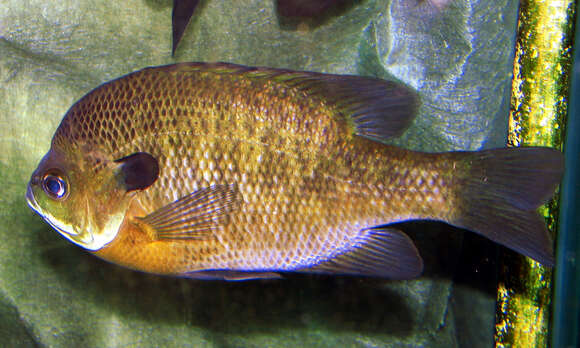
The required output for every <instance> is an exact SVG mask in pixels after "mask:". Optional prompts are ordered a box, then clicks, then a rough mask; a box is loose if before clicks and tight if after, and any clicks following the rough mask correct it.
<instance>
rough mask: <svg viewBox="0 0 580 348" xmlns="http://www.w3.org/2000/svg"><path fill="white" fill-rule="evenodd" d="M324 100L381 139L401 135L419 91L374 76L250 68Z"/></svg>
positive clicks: (413, 111) (361, 132)
mask: <svg viewBox="0 0 580 348" xmlns="http://www.w3.org/2000/svg"><path fill="white" fill-rule="evenodd" d="M248 69H249V71H250V74H251V75H254V76H264V77H270V78H273V79H274V80H276V81H279V82H282V83H284V84H286V85H288V86H291V87H294V88H298V89H300V90H302V91H304V92H306V93H307V94H309V95H312V96H317V97H319V98H321V99H323V100H324V101H325V102H326V103H328V104H329V105H332V106H334V107H336V108H337V109H338V110H339V111H341V112H343V113H344V114H345V116H346V117H348V118H349V119H351V120H352V121H354V124H355V126H356V133H357V134H358V135H363V136H368V137H372V138H378V139H383V140H384V139H390V138H393V137H398V136H400V135H401V134H402V133H403V132H404V131H405V130H406V129H407V128H408V127H409V125H410V124H411V122H412V121H413V119H414V118H415V114H416V113H417V109H418V106H419V98H418V95H417V93H416V92H414V91H413V90H411V89H410V88H409V87H407V86H405V85H403V84H402V83H398V82H393V81H387V80H382V79H378V78H373V77H363V76H355V75H335V74H322V73H316V72H302V71H290V70H282V69H271V68H248Z"/></svg>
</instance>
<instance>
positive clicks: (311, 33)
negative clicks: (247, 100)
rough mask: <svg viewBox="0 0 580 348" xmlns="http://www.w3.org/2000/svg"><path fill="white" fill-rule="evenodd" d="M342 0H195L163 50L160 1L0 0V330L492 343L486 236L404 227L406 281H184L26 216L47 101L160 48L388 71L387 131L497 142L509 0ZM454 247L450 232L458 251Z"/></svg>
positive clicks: (195, 341)
mask: <svg viewBox="0 0 580 348" xmlns="http://www.w3.org/2000/svg"><path fill="white" fill-rule="evenodd" d="M424 6H425V3H424V2H421V3H415V2H413V1H407V0H395V1H393V2H390V1H382V0H375V1H371V0H369V1H364V2H360V3H359V2H354V1H353V2H350V3H348V4H347V6H346V7H345V9H341V10H340V11H338V12H337V15H332V14H330V15H327V16H324V17H323V18H321V19H320V20H317V19H313V20H310V21H306V22H304V23H300V22H298V23H297V22H294V21H292V20H289V19H288V18H285V17H284V16H283V15H281V14H280V13H278V12H277V9H276V7H275V6H274V2H270V1H266V2H265V1H258V0H255V1H236V2H235V6H234V5H233V2H221V1H211V0H210V1H206V2H204V4H203V5H202V7H201V11H200V12H199V15H196V17H195V18H194V20H193V22H192V25H191V27H190V28H189V29H188V31H187V32H186V33H185V36H184V38H183V42H182V43H181V46H180V48H179V49H178V51H177V53H176V56H175V59H173V58H171V42H170V40H171V30H170V14H171V1H169V0H167V1H163V0H146V1H143V0H134V1H126V2H120V1H113V2H102V3H93V2H89V1H77V2H60V3H59V2H57V3H46V2H43V1H38V0H32V1H30V2H28V3H26V4H24V3H22V2H21V1H16V0H14V1H6V0H5V1H4V2H3V9H2V11H0V37H1V38H0V80H1V81H2V85H1V87H0V119H1V120H2V125H3V126H2V127H0V132H2V137H1V142H0V144H1V145H0V146H1V151H0V173H1V174H2V178H3V179H4V185H3V190H4V192H3V194H2V195H1V198H0V202H1V204H2V210H1V213H0V214H2V219H0V239H1V240H2V241H3V242H2V244H1V245H0V337H3V339H4V340H5V342H8V343H9V344H11V345H18V346H33V345H46V346H52V347H60V346H81V345H82V346H109V347H115V346H127V345H139V346H196V347H197V346H208V347H222V346H236V347H237V346H255V347H261V346H292V347H294V346H308V347H315V346H319V347H335V346H377V347H378V346H380V347H390V346H392V347H399V346H401V345H403V344H404V345H407V346H429V347H453V346H459V345H463V344H467V343H470V345H471V346H474V345H475V346H478V345H481V346H482V347H484V346H485V347H487V346H490V345H491V344H492V342H493V329H494V327H493V324H494V323H493V319H494V314H495V304H494V303H495V292H494V291H495V281H496V280H495V273H494V271H495V264H494V261H493V258H494V256H495V250H496V246H495V245H493V244H492V243H491V242H488V241H486V240H483V239H482V238H479V237H477V236H473V235H471V234H466V235H465V238H463V232H462V231H459V230H456V229H451V228H450V227H448V226H445V225H442V224H429V225H428V226H425V225H423V224H415V223H411V224H407V225H406V226H404V227H405V230H408V231H411V235H412V237H413V238H415V239H416V240H417V241H418V244H419V248H420V249H421V253H422V254H423V256H424V258H425V261H426V272H425V276H424V277H422V278H420V279H418V280H413V281H405V282H388V281H384V280H378V279H361V278H347V277H321V276H305V275H290V276H288V279H286V280H281V281H280V280H276V281H253V282H243V283H224V282H199V281H192V280H187V279H174V278H165V277H157V276H152V275H145V274H140V273H136V272H132V271H129V270H125V269H121V268H120V267H117V266H115V265H111V264H108V263H105V262H103V261H101V260H99V259H97V258H95V257H94V256H92V255H89V254H88V253H86V252H84V251H83V250H81V249H79V248H78V247H76V246H73V245H72V244H70V243H68V242H67V241H66V240H64V239H63V238H62V237H60V236H59V235H58V233H56V232H55V231H52V230H51V229H50V227H49V226H48V225H47V224H45V223H44V222H43V221H42V220H41V219H40V218H39V217H37V216H35V215H34V214H33V213H32V212H31V211H30V210H29V209H28V207H27V206H26V203H25V200H24V192H25V185H26V183H27V181H28V179H29V175H30V173H31V172H32V171H33V169H34V167H35V166H36V164H37V162H38V160H39V159H40V158H41V156H42V155H44V153H45V152H46V151H47V149H48V146H49V142H50V138H51V136H52V134H53V132H54V130H55V128H56V126H57V125H58V123H59V122H60V119H61V118H62V115H64V113H65V112H66V110H67V109H68V107H69V106H70V105H72V104H73V102H74V101H75V100H76V99H78V98H79V97H81V96H82V95H83V94H85V93H86V92H88V91H89V90H91V89H92V88H94V87H96V86H97V85H99V84H100V83H102V82H104V81H106V80H109V79H112V78H115V77H118V76H120V75H123V74H125V73H128V72H130V71H133V70H137V69H139V68H142V67H145V66H151V65H160V64H168V63H171V62H175V61H227V62H233V63H239V64H246V65H265V66H273V67H281V68H290V69H298V70H313V71H323V72H331V73H351V74H360V75H372V76H378V77H382V78H394V79H400V80H402V81H404V82H406V83H407V84H409V85H411V86H413V87H415V88H417V89H418V90H419V92H420V93H421V96H422V99H423V106H422V107H421V110H420V114H419V116H418V117H417V120H416V121H415V123H414V124H413V126H412V127H411V129H409V131H408V132H407V133H406V134H405V135H404V136H403V137H402V138H401V139H399V140H397V144H400V145H403V146H406V147H410V148H414V149H422V150H426V151H435V150H451V149H477V148H480V147H482V146H483V147H494V146H503V144H504V143H505V134H506V131H505V129H506V122H507V120H506V118H507V114H508V105H509V89H510V83H511V72H512V69H511V64H512V50H513V45H514V32H515V21H516V17H517V2H516V1H492V2H490V1H480V2H470V3H469V4H463V2H459V1H457V2H454V4H452V6H451V7H449V8H447V9H446V10H444V11H441V12H439V11H426V8H425V7H424ZM462 246H464V247H463V248H462Z"/></svg>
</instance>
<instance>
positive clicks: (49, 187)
mask: <svg viewBox="0 0 580 348" xmlns="http://www.w3.org/2000/svg"><path fill="white" fill-rule="evenodd" d="M42 187H43V189H44V191H45V192H46V193H47V194H48V195H49V196H51V197H52V198H55V199H58V198H62V197H64V195H65V194H66V183H65V181H64V180H63V179H62V178H60V177H58V176H54V175H47V176H45V177H44V179H43V180H42Z"/></svg>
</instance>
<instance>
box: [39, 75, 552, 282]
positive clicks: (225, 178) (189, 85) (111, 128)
mask: <svg viewBox="0 0 580 348" xmlns="http://www.w3.org/2000/svg"><path fill="white" fill-rule="evenodd" d="M307 74H308V73H300V74H298V75H296V74H294V73H292V72H287V71H281V70H274V69H257V70H251V69H250V70H248V69H246V68H243V67H239V66H234V65H226V64H219V65H210V66H207V65H204V64H186V65H176V66H168V67H161V68H152V69H145V70H142V71H140V72H137V73H134V74H131V75H128V76H126V77H124V78H121V79H118V80H115V81H112V82H110V83H108V84H105V85H103V86H101V87H99V88H98V89H96V90H95V91H93V92H91V93H90V94H88V95H87V96H85V97H84V98H83V99H81V100H80V101H79V102H78V103H77V104H75V105H74V106H73V107H72V108H71V110H69V112H68V113H67V115H66V117H65V118H64V120H63V122H62V124H61V126H60V127H59V129H58V130H57V132H56V134H55V136H54V138H53V142H52V149H51V151H52V154H50V153H49V155H47V158H48V160H46V159H45V160H44V161H52V160H53V159H56V161H57V162H58V161H63V158H66V160H67V161H69V160H72V161H78V165H77V166H76V167H75V168H77V167H78V169H76V170H73V171H74V172H82V173H83V175H82V176H78V179H75V180H77V181H78V182H81V183H82V185H89V186H90V185H91V183H99V184H98V185H97V186H100V185H101V183H104V184H102V187H101V188H100V189H96V190H93V191H90V192H89V189H87V191H86V192H84V193H83V195H82V196H83V197H85V200H89V199H94V200H95V201H96V202H97V203H96V204H95V203H93V204H91V203H89V202H88V201H87V202H86V203H79V202H82V201H83V200H82V199H80V200H79V202H77V204H80V205H86V206H87V207H89V206H90V208H86V210H87V214H88V215H91V214H93V215H95V217H94V218H93V222H92V224H93V225H95V226H100V227H99V228H101V229H116V231H108V232H107V233H108V234H109V235H111V236H112V238H110V239H111V240H110V241H107V243H105V244H104V245H100V246H99V248H92V247H91V248H89V249H90V250H92V251H93V252H95V253H96V255H98V256H100V257H102V258H105V259H107V260H110V261H112V262H115V263H118V264H122V265H125V266H128V267H131V268H134V269H139V270H143V271H148V272H154V273H164V274H191V273H192V272H197V271H203V270H233V271H241V272H267V271H268V272H269V271H309V269H311V268H313V266H316V265H320V264H324V263H325V262H327V261H332V260H333V259H335V258H336V257H338V256H340V255H347V254H348V253H350V252H352V251H353V250H355V249H357V248H360V247H361V244H365V239H366V238H371V239H372V238H374V237H373V235H370V234H369V232H368V229H369V228H373V227H374V226H379V225H384V224H390V223H394V222H399V221H404V220H409V219H432V220H441V221H446V222H449V223H452V224H456V225H459V226H461V227H466V228H472V227H475V229H476V230H477V228H476V227H477V226H470V223H469V221H471V220H470V214H471V212H470V211H468V208H466V206H468V205H469V204H468V198H467V197H466V191H469V190H475V191H477V190H476V189H473V187H472V186H473V185H471V184H470V183H473V182H472V181H471V180H473V175H474V174H475V175H480V176H481V177H478V178H475V180H476V181H480V182H481V181H482V180H487V178H486V175H487V172H488V169H487V168H486V167H485V166H483V167H481V166H480V165H479V164H477V163H479V162H478V158H484V157H486V156H488V155H489V154H491V152H489V153H487V152H486V153H483V155H474V153H459V152H455V153H443V154H427V153H417V152H412V151H408V150H404V149H400V148H396V147H392V146H387V145H384V144H382V143H380V142H378V141H375V140H372V139H370V138H381V137H383V138H388V137H391V136H394V135H396V134H398V133H400V131H402V130H403V129H404V128H405V127H406V125H407V124H408V123H409V122H410V120H411V119H412V115H411V114H412V113H413V111H414V109H415V103H416V100H415V99H414V96H413V95H412V94H411V93H410V92H409V91H408V90H407V89H406V88H404V87H402V86H395V87H393V85H386V87H393V91H391V92H392V93H393V95H394V97H393V98H392V99H390V100H391V103H392V104H393V105H390V106H389V108H391V109H388V110H386V111H389V110H391V111H392V110H396V111H395V112H394V113H395V114H396V113H397V112H399V113H401V114H402V115H398V116H397V115H396V117H401V118H404V117H407V120H405V121H402V122H401V123H400V124H397V123H396V122H395V123H394V124H393V127H394V128H396V129H395V130H394V131H393V134H387V135H384V134H382V133H381V129H383V128H384V127H385V125H384V124H383V125H381V124H380V119H379V121H378V122H377V119H378V117H379V116H380V115H379V116H377V115H376V114H378V113H379V112H377V111H376V110H375V109H377V108H378V109H379V111H380V112H385V110H383V109H381V108H382V106H376V107H375V109H372V108H371V109H370V111H369V110H368V109H367V108H366V107H365V106H364V105H363V102H369V101H370V100H371V99H373V98H374V97H375V95H376V94H377V93H376V92H375V90H374V88H377V87H372V88H370V89H369V90H363V92H362V99H363V100H362V101H358V102H357V100H356V98H357V96H356V95H353V96H352V98H354V99H355V101H354V103H353V102H352V101H349V100H348V97H350V96H351V94H352V90H355V89H356V88H359V85H360V86H362V82H361V78H355V77H347V79H346V80H345V81H342V82H340V81H339V83H336V82H335V81H334V80H333V78H332V77H331V78H328V77H326V76H325V75H320V74H315V75H314V76H315V78H313V79H314V80H311V79H310V77H309V76H310V75H307ZM331 76H332V75H331ZM349 78H351V79H352V81H350V80H348V79H349ZM317 79H321V80H322V82H320V81H319V80H317ZM363 80H364V79H363ZM369 81H370V83H371V84H373V83H375V84H377V83H379V84H380V83H381V82H380V80H369ZM364 82H365V83H366V82H367V81H364ZM352 86H354V87H352ZM379 87H383V89H384V87H385V86H379ZM333 88H336V91H332V89H333ZM360 88H362V87H360ZM328 89H330V91H328ZM328 95H330V96H328ZM379 97H381V96H380V95H377V98H378V99H379V101H380V102H383V103H385V102H386V101H385V100H382V99H381V98H379ZM397 98H399V99H397ZM397 100H402V101H401V102H398V101H397ZM387 101H388V100H387ZM398 103H399V104H398ZM352 105H354V106H352ZM405 113H408V114H409V115H403V114H405ZM352 114H354V115H355V116H353V115H352ZM368 114H370V115H371V116H370V117H369V119H366V118H365V117H366V116H367V115H368ZM357 116H358V119H357ZM387 121H388V120H387ZM395 121H396V120H395ZM377 123H378V128H379V131H377V129H376V128H373V127H374V126H375V125H377ZM386 126H387V127H388V126H389V124H387V125H386ZM381 127H383V128H381ZM135 153H144V154H147V155H146V156H148V157H143V158H145V160H140V161H141V162H143V161H144V163H145V164H143V163H137V167H129V166H126V167H121V169H119V168H117V167H115V163H121V165H123V164H124V162H123V161H124V158H125V157H126V156H129V155H131V154H135ZM498 153H503V152H498ZM493 154H494V155H493V156H495V154H496V153H493ZM548 155H553V153H552V152H550V153H549V154H545V156H548ZM144 156H145V155H144ZM474 156H475V157H474ZM501 156H503V155H500V157H501ZM149 158H151V160H149ZM130 161H132V160H130ZM150 161H154V163H153V164H154V166H155V169H156V170H157V169H158V172H157V171H154V170H153V169H151V170H147V169H145V172H151V173H146V174H148V175H149V174H150V175H151V176H154V178H153V179H152V180H150V182H146V183H141V182H139V183H138V184H136V186H135V187H137V188H138V189H135V187H129V186H131V185H132V184H128V183H126V185H128V186H127V188H126V190H125V191H126V192H127V193H126V194H125V196H123V190H121V189H119V188H118V187H117V186H116V185H117V184H118V183H119V182H122V181H123V179H122V178H124V177H125V176H119V175H118V173H119V172H122V173H124V174H123V175H129V176H132V175H133V174H134V173H129V174H127V173H125V172H127V171H129V169H127V168H131V169H130V171H135V170H136V169H134V168H140V169H138V170H144V169H142V168H148V164H147V163H149V162H150ZM558 161H560V159H559V158H557V159H556V160H555V162H554V163H552V164H551V166H552V167H557V166H558V163H559V162H558ZM137 162H139V161H137ZM474 163H475V164H474ZM560 166H561V165H560ZM157 167H158V168H157ZM474 171H475V172H474ZM489 171H490V172H493V168H492V170H489ZM548 171H549V172H550V173H551V174H550V175H551V177H556V176H557V175H559V173H558V171H561V168H549V170H548ZM500 172H501V171H500ZM111 173H117V174H111ZM152 173H153V174H152ZM502 173H503V172H502ZM137 174H139V175H137V176H138V177H139V176H142V177H147V175H141V174H140V173H137ZM503 174H505V173H503ZM111 175H113V177H115V178H116V179H115V180H113V181H112V182H113V184H111V183H110V180H109V179H107V178H108V177H110V176H111ZM72 176H74V175H72ZM34 178H35V176H34V175H33V180H32V181H33V182H34ZM40 180H42V179H41V178H40V176H39V177H38V178H37V181H40ZM75 180H72V181H75ZM135 180H137V181H139V180H141V179H135ZM550 180H551V182H549V183H547V184H546V185H547V186H549V189H551V190H553V187H554V185H555V182H554V181H555V179H552V178H551V179H550ZM125 181H126V182H129V181H131V180H125ZM492 181H493V180H492ZM121 186H122V185H121ZM111 187H113V188H111ZM108 190H111V192H109V191H108ZM208 190H210V191H211V190H215V192H214V191H211V192H213V193H210V194H209V195H208ZM546 190H547V189H544V191H546ZM117 191H119V192H117ZM71 192H72V191H71ZM112 192H116V193H114V194H113V193H112ZM196 192H197V194H196ZM477 192H479V191H477ZM71 195H72V193H71ZM188 195H194V196H195V195H200V197H201V198H200V199H201V200H203V199H205V201H203V202H206V203H199V204H200V205H199V208H196V209H198V211H199V210H200V209H201V211H203V212H204V214H199V213H196V212H195V211H193V210H195V209H193V210H192V208H191V206H192V204H193V205H195V204H197V203H195V202H196V201H195V200H193V201H194V203H191V204H189V203H188V204H189V205H187V204H185V203H183V201H182V203H183V204H180V203H179V202H180V199H181V200H183V197H186V196H188ZM538 195H540V196H542V197H540V198H541V199H545V198H547V197H545V196H547V195H548V193H547V192H542V193H538ZM101 196H102V197H104V198H103V199H102V200H99V197H101ZM111 197H114V199H113V198H111ZM195 197H197V196H195ZM195 197H194V198H195ZM208 197H209V198H208ZM224 197H226V198H224ZM202 198H203V199H202ZM533 199H534V200H538V199H539V198H536V197H534V198H533ZM29 201H30V198H29ZM109 201H110V202H113V203H107V202H109ZM121 201H122V203H118V202H121ZM172 202H177V203H175V204H177V205H178V206H179V207H176V208H174V209H173V208H172V209H173V210H172V211H178V212H180V213H179V214H181V215H180V216H178V217H175V218H167V216H168V214H169V213H167V212H166V213H165V216H166V217H165V218H164V217H163V213H160V214H159V215H158V216H157V217H156V218H155V217H153V216H152V215H151V214H153V213H154V212H156V211H160V210H161V211H163V209H164V207H167V206H170V205H171V204H172ZM200 202H201V201H200ZM220 202H221V203H220ZM539 203H540V202H535V201H534V202H533V203H524V205H530V204H535V207H537V205H539ZM34 204H36V203H34ZM31 205H32V204H31ZM208 206H209V208H208ZM33 207H34V206H33ZM535 207H534V208H535ZM34 208H35V210H39V209H37V208H38V207H34ZM525 208H526V209H525V210H526V211H528V210H530V209H529V207H527V206H526V207H525ZM204 209H205V210H204ZM89 211H90V212H89ZM96 211H98V212H96ZM115 214H118V215H119V216H122V219H120V218H118V219H117V220H115V221H118V222H115V223H112V222H107V221H105V220H107V217H108V216H112V215H115ZM153 215H154V214H153ZM99 219H101V220H99ZM156 219H157V220H167V221H165V223H166V225H167V226H174V227H175V226H177V227H179V228H177V227H176V228H177V229H175V228H174V229H173V230H171V228H170V229H169V230H167V229H166V230H163V228H161V229H159V227H156V226H157V225H156V224H157V222H155V221H157V220H156ZM188 219H189V220H188ZM121 220H122V221H121ZM466 220H469V221H467V222H466ZM187 221H189V222H187ZM84 224H85V225H86V224H88V223H87V222H85V223H84ZM104 226H108V227H106V228H105V227H104ZM110 226H113V227H110ZM85 229H86V228H85ZM92 229H93V230H98V228H97V227H93V228H92ZM484 229H485V228H484ZM164 231H165V232H164ZM478 232H480V233H483V234H484V235H488V234H487V233H486V231H478ZM372 233H374V232H372ZM544 235H545V233H544ZM386 236H387V237H388V236H389V234H388V233H387V234H386ZM488 236H489V235H488ZM383 237H384V235H383V234H379V235H378V238H379V239H381V238H383ZM394 237H395V239H396V240H397V241H398V242H395V244H397V243H401V244H404V245H405V247H403V248H401V249H402V251H400V252H401V253H403V254H405V255H406V256H407V257H409V258H410V259H414V256H416V258H415V261H416V262H415V264H414V265H413V266H411V270H405V271H393V272H392V273H389V272H388V271H386V275H387V276H391V277H395V278H396V277H403V278H404V277H409V276H412V275H416V274H413V273H417V271H420V258H419V257H418V254H417V253H416V250H415V249H414V247H412V243H411V242H410V240H408V238H407V239H405V238H406V237H400V236H399V235H398V234H397V233H395V235H394ZM489 237H490V238H492V239H494V240H498V239H501V237H498V238H494V237H493V236H489ZM67 238H69V237H67ZM542 238H544V237H542ZM69 239H71V238H69ZM544 239H545V238H544ZM71 240H73V239H71ZM73 241H74V240H73ZM499 241H500V242H502V240H499ZM545 242H546V241H545V240H542V241H541V243H545ZM379 244H380V245H381V248H382V249H381V248H380V249H381V250H383V251H384V247H385V241H384V240H382V239H381V241H380V243H379ZM387 244H388V243H387ZM504 244H508V243H504ZM510 246H511V245H510ZM512 247H513V246H512ZM387 249H388V248H387ZM516 249H517V248H516ZM548 249H549V248H548ZM394 252H395V253H397V251H394ZM549 253H551V251H550V250H547V251H546V250H544V251H542V254H543V256H542V257H544V256H545V257H548V258H549V256H546V255H548V254H549ZM405 255H395V256H396V258H399V259H400V261H401V262H402V261H405V260H406V258H405V257H404V256H405ZM359 256H360V255H359ZM359 256H356V257H355V259H357V260H359V259H360V257H359ZM367 257H368V255H367V256H364V255H363V256H362V259H365V258H367ZM365 260H366V259H365ZM344 262H347V263H348V262H350V264H349V265H346V266H344V265H343V264H342V263H344ZM393 262H394V263H397V262H398V261H397V260H395V261H393ZM355 263H356V262H355ZM388 265H390V264H388ZM388 265H387V266H388ZM325 267H326V268H325ZM325 267H322V268H321V269H320V270H321V271H329V268H328V266H325ZM337 267H338V268H339V270H338V271H337V272H339V273H340V269H344V270H345V272H344V273H363V274H364V273H365V272H364V271H361V272H356V271H352V270H353V267H354V266H353V265H352V260H351V261H344V260H342V261H340V262H339V265H336V264H333V265H332V267H330V268H331V269H332V270H335V269H336V268H337ZM345 267H346V268H345ZM357 267H358V266H357ZM357 267H354V268H356V269H359V270H360V267H359V268H357ZM363 268H364V267H363ZM403 268H404V267H403ZM311 271H312V270H311ZM313 271H316V267H314V269H313ZM366 273H369V272H366ZM370 273H371V275H372V274H373V272H370ZM234 278H235V276H234Z"/></svg>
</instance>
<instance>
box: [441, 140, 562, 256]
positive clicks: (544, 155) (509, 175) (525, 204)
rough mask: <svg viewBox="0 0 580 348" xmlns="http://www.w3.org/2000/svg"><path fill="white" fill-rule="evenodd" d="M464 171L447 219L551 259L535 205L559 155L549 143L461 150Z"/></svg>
mask: <svg viewBox="0 0 580 348" xmlns="http://www.w3.org/2000/svg"><path fill="white" fill-rule="evenodd" d="M466 156H467V158H466V160H467V161H468V162H469V167H470V170H469V175H468V176H467V177H466V178H465V179H464V181H463V183H462V189H461V190H460V191H459V192H461V200H462V206H461V208H460V209H461V210H460V213H459V215H458V217H457V218H456V219H455V220H454V221H451V223H452V224H454V225H457V226H459V227H463V228H466V229H469V230H472V231H475V232H478V233H480V234H482V235H483V236H485V237H487V238H489V239H491V240H493V241H495V242H497V243H500V244H502V245H504V246H506V247H508V248H510V249H513V250H515V251H517V252H519V253H521V254H524V255H526V256H528V257H531V258H532V259H534V260H536V261H538V262H540V263H542V264H543V265H546V266H553V265H554V256H553V250H552V240H551V238H550V235H549V233H548V230H547V229H546V226H545V222H544V220H543V219H542V218H541V216H540V215H539V214H538V212H537V211H536V210H537V208H538V207H539V206H540V205H541V204H542V203H545V202H546V201H547V200H549V199H550V197H552V195H553V194H554V190H555V189H556V186H557V185H558V183H559V182H560V179H561V177H562V172H563V171H564V157H563V156H562V153H561V152H560V151H557V150H555V149H550V148H540V147H527V148H504V149H493V150H484V151H479V152H472V153H467V154H466Z"/></svg>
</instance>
